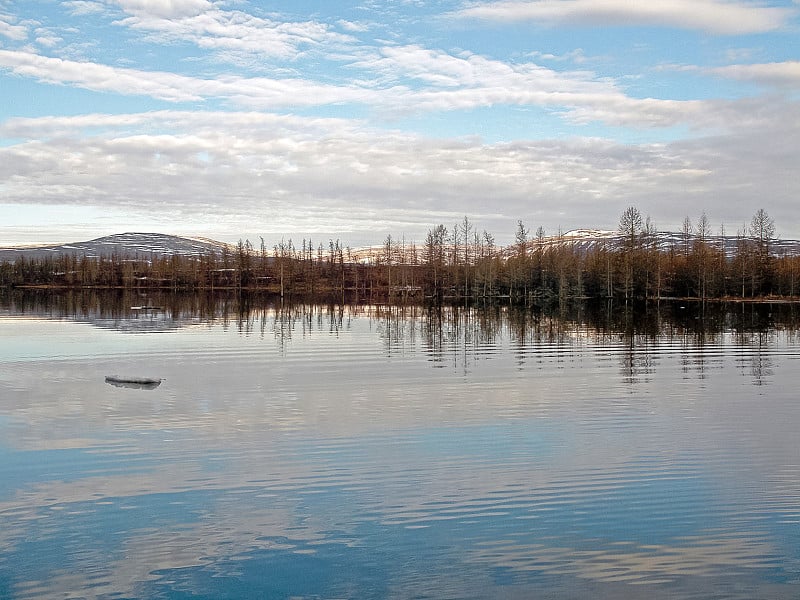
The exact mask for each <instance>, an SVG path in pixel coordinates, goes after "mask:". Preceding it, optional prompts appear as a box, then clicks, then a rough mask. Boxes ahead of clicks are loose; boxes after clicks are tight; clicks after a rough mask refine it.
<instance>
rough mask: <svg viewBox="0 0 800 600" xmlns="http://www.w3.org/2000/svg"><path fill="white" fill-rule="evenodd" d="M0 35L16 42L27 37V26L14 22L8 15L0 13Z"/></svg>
mask: <svg viewBox="0 0 800 600" xmlns="http://www.w3.org/2000/svg"><path fill="white" fill-rule="evenodd" d="M0 36H3V37H6V38H8V39H10V40H14V41H17V42H21V41H25V40H26V39H28V28H27V27H25V26H24V25H18V24H16V19H14V17H12V16H10V15H3V14H0Z"/></svg>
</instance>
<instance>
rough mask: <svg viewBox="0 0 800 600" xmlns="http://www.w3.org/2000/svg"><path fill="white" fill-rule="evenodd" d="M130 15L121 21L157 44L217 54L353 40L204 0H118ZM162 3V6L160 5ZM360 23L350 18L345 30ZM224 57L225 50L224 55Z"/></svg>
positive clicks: (290, 50)
mask: <svg viewBox="0 0 800 600" xmlns="http://www.w3.org/2000/svg"><path fill="white" fill-rule="evenodd" d="M117 3H118V4H120V5H121V7H122V8H123V9H124V10H125V12H126V13H128V15H129V16H127V17H125V18H122V19H120V20H119V21H117V24H118V25H121V26H124V27H128V28H131V29H132V30H137V31H142V32H145V33H146V34H147V35H148V36H149V39H150V40H151V41H154V42H158V43H173V42H176V41H180V42H189V43H192V44H195V45H196V46H197V47H198V48H201V49H204V50H209V51H214V52H218V53H223V52H227V53H244V54H255V55H258V56H260V57H269V58H280V59H288V60H293V59H296V58H297V57H298V56H300V55H301V54H302V53H303V52H307V51H309V50H313V49H317V48H324V51H325V52H329V51H331V50H333V49H335V48H336V47H338V46H342V45H352V44H354V43H355V40H354V38H352V37H351V36H350V35H349V33H340V32H337V31H336V30H335V28H334V27H332V26H331V25H328V24H326V23H320V22H315V21H304V22H294V21H280V20H270V19H266V18H261V17H257V16H255V15H252V14H249V13H245V12H241V11H235V10H231V11H228V10H222V9H220V8H218V7H217V6H216V5H213V4H211V3H209V2H206V0H197V1H194V0H187V1H186V2H175V3H171V4H166V5H164V3H163V2H160V1H158V2H157V1H154V0H153V1H151V0H118V2H117ZM162 5H163V6H162ZM357 27H358V26H357V25H356V24H354V23H349V24H348V28H346V29H345V30H346V31H354V30H356V29H357ZM221 56H224V55H221Z"/></svg>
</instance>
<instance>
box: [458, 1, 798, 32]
mask: <svg viewBox="0 0 800 600" xmlns="http://www.w3.org/2000/svg"><path fill="white" fill-rule="evenodd" d="M794 14H795V11H793V10H791V9H787V8H782V7H774V6H765V5H763V4H756V3H752V2H741V1H739V2H736V1H723V0H657V1H641V2H632V1H630V0H534V1H528V2H523V1H514V0H509V1H501V2H489V3H478V4H475V5H474V6H471V7H468V8H465V9H463V10H461V11H459V12H458V13H456V15H457V16H459V17H462V18H469V19H480V20H488V21H501V22H520V21H533V22H540V23H546V24H576V25H619V26H630V25H655V26H664V27H678V28H683V29H696V30H701V31H706V32H708V33H712V34H719V35H739V34H748V33H764V32H768V31H775V30H778V29H782V28H783V27H785V26H786V24H787V22H788V20H789V18H790V17H791V16H792V15H794Z"/></svg>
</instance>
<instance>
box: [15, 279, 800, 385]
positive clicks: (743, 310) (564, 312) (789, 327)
mask: <svg viewBox="0 0 800 600" xmlns="http://www.w3.org/2000/svg"><path fill="white" fill-rule="evenodd" d="M0 306H3V307H6V308H5V310H7V311H8V312H10V313H11V314H22V315H31V316H43V317H45V318H57V319H64V318H67V319H74V320H78V321H82V322H87V323H90V324H92V325H95V326H97V327H103V328H113V329H117V330H120V331H128V332H141V333H148V332H156V331H170V330H175V329H179V328H182V327H189V326H195V325H198V324H205V323H221V324H222V325H223V327H225V328H227V327H230V326H233V327H235V328H236V329H237V330H238V331H239V332H240V333H241V334H243V335H247V336H249V335H260V336H261V337H267V336H270V335H271V336H272V337H274V338H275V340H276V341H277V343H278V345H279V346H280V348H281V349H282V350H285V349H286V346H287V344H288V343H289V342H291V340H292V339H293V337H294V336H297V335H300V336H307V335H311V334H312V333H317V332H325V333H326V334H330V335H339V334H340V333H341V332H342V331H344V330H346V329H348V328H349V327H350V326H351V323H352V320H353V319H357V318H363V319H367V320H368V322H369V323H370V327H374V331H375V333H376V335H377V336H378V338H379V339H380V340H381V341H382V344H383V352H384V354H385V355H387V356H392V355H393V354H398V353H399V354H400V355H404V354H406V353H408V352H415V351H416V349H417V348H418V347H421V348H422V351H423V352H424V353H425V354H426V355H427V357H428V358H429V360H430V361H431V363H432V364H433V366H445V365H452V366H453V367H458V368H463V369H464V371H465V372H466V371H468V370H469V369H470V368H471V366H472V365H474V364H475V363H476V361H479V360H488V359H490V358H491V356H492V354H493V353H494V352H495V350H496V349H497V348H498V347H500V346H504V345H505V346H506V347H507V348H508V349H509V350H510V351H511V352H512V354H513V356H514V357H515V360H516V363H517V366H518V368H520V369H522V368H525V366H526V365H527V364H535V365H538V366H540V367H541V366H544V365H548V364H551V363H553V362H555V363H556V364H558V363H559V362H563V361H564V360H567V359H568V357H570V356H572V355H574V353H575V352H576V349H579V348H580V346H581V344H582V343H583V341H584V340H591V341H592V343H593V344H595V345H600V346H607V347H609V348H610V349H612V350H613V352H614V353H615V356H616V357H617V358H618V360H619V366H620V371H621V374H622V376H623V379H624V380H625V381H627V382H629V383H635V382H638V381H641V380H642V379H643V378H649V376H651V375H652V374H653V373H654V371H655V369H656V366H657V362H658V358H659V356H661V355H662V347H669V346H672V347H674V346H678V347H679V348H680V349H681V353H680V356H681V360H682V365H683V369H684V372H685V373H686V374H687V375H688V374H690V373H692V374H693V376H696V377H698V378H700V379H702V378H704V377H705V376H706V374H707V371H708V369H709V368H712V367H713V365H714V364H715V363H717V364H720V365H721V364H722V360H723V355H722V354H721V353H720V352H718V351H716V350H715V347H716V346H717V345H719V343H720V342H721V340H724V339H725V338H726V336H729V335H731V334H733V336H734V340H735V341H736V343H737V344H738V345H739V346H740V347H741V348H742V350H743V351H742V352H740V353H739V356H740V358H739V359H738V361H739V365H740V367H741V370H742V372H743V373H746V374H747V375H748V376H751V377H752V378H753V380H754V382H755V383H756V384H758V385H763V384H764V383H767V382H768V380H769V378H770V377H771V376H772V369H773V364H772V361H771V359H770V356H769V348H770V347H771V345H773V343H774V336H775V331H776V330H780V331H782V332H783V334H784V335H787V336H792V339H794V336H796V335H798V334H797V332H798V331H800V319H799V318H798V314H797V311H796V310H795V308H794V306H793V305H781V304H734V305H723V304H709V303H706V304H705V306H703V305H702V304H701V303H694V304H692V303H688V302H676V303H672V304H670V303H666V302H662V303H661V304H660V306H654V305H641V306H636V305H633V304H628V305H627V306H625V305H619V306H616V305H615V304H613V303H606V302H599V303H575V304H569V303H560V304H556V305H553V306H547V305H534V306H532V307H529V308H525V307H520V306H500V305H493V304H490V305H488V306H481V307H476V306H469V305H467V306H463V305H462V306H453V305H442V304H438V305H427V306H422V305H415V304H386V305H364V304H344V303H329V304H311V303H292V302H286V301H281V300H280V298H279V297H277V298H276V297H270V296H261V295H248V294H241V295H240V294H230V293H219V292H217V293H214V294H194V293H162V292H147V293H138V292H135V291H124V290H105V291H102V290H80V291H64V292H52V291H41V290H6V291H0Z"/></svg>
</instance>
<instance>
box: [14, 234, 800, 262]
mask: <svg viewBox="0 0 800 600" xmlns="http://www.w3.org/2000/svg"><path fill="white" fill-rule="evenodd" d="M693 242H694V236H690V238H689V243H690V244H691V243H693ZM706 242H707V243H708V244H709V245H710V246H714V247H716V248H722V249H724V251H725V254H726V255H728V256H729V257H732V256H735V254H736V248H737V244H738V239H737V237H736V236H724V237H723V236H708V237H707V238H706ZM621 243H622V237H621V236H620V235H619V233H617V232H616V231H602V230H595V229H577V230H574V231H568V232H566V233H564V234H562V235H558V236H547V237H544V238H542V239H541V240H537V239H531V240H529V241H528V251H529V252H532V251H534V250H536V248H538V247H540V246H541V247H542V248H543V249H549V248H558V247H563V246H572V247H573V248H577V249H578V250H580V251H582V252H591V251H593V250H598V249H600V248H602V247H605V248H609V249H616V248H618V247H619V246H620V245H621ZM652 243H653V244H654V245H655V247H657V248H659V249H660V250H662V251H669V250H670V248H675V249H676V250H678V251H680V250H682V249H683V246H684V244H685V243H686V239H685V237H684V236H683V235H682V234H680V233H670V232H665V231H660V232H657V233H655V234H653V238H652ZM410 247H411V246H410V245H409V246H408V247H407V248H406V250H407V251H408V249H409V248H410ZM771 248H772V252H773V253H774V254H775V255H776V256H781V255H783V254H794V255H800V241H798V240H781V239H776V240H773V241H772V243H771ZM225 249H227V250H228V251H229V252H233V251H234V250H235V248H234V247H233V246H231V245H229V244H225V243H223V242H218V241H216V240H211V239H205V238H187V237H180V236H175V235H165V234H161V233H118V234H114V235H108V236H105V237H101V238H97V239H95V240H89V241H88V242H74V243H69V244H60V245H52V246H20V247H10V248H0V261H9V262H14V261H16V260H17V259H18V258H20V257H21V256H24V257H25V258H29V259H41V258H44V257H48V256H50V257H54V256H59V255H62V254H75V255H77V256H87V257H100V256H110V255H112V254H116V255H118V256H123V257H131V258H134V257H137V256H139V257H147V256H151V255H157V256H200V255H204V254H209V253H222V252H223V250H225ZM416 249H417V252H418V253H419V255H420V256H421V255H422V253H423V252H424V244H423V243H417V244H416ZM399 250H400V249H399V248H397V249H396V250H395V251H396V252H398V256H399ZM498 250H500V254H501V256H505V257H510V256H512V255H514V254H515V253H516V252H517V247H516V246H514V245H509V246H506V247H505V248H502V247H501V248H498ZM384 252H385V249H384V247H383V246H382V245H378V246H369V247H364V248H353V249H351V250H350V251H349V253H348V256H350V257H351V260H354V261H356V262H363V263H370V262H374V261H376V260H377V259H379V258H381V257H382V256H383V254H384Z"/></svg>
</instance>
